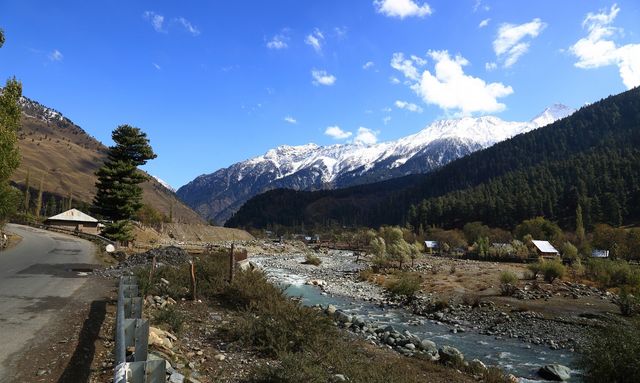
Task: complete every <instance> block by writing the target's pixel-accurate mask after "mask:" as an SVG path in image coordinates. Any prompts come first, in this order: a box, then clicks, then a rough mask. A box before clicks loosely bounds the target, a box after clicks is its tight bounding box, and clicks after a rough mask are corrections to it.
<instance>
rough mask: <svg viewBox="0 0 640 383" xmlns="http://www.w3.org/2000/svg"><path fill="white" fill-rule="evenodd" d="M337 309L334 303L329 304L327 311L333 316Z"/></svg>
mask: <svg viewBox="0 0 640 383" xmlns="http://www.w3.org/2000/svg"><path fill="white" fill-rule="evenodd" d="M336 311H337V309H336V306H334V305H329V306H327V311H326V312H327V314H328V315H330V316H333V315H334V314H335V313H336Z"/></svg>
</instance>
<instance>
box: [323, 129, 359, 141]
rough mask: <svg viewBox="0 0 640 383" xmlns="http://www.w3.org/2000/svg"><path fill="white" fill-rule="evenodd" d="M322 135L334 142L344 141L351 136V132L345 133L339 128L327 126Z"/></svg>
mask: <svg viewBox="0 0 640 383" xmlns="http://www.w3.org/2000/svg"><path fill="white" fill-rule="evenodd" d="M324 134H326V135H327V136H329V137H331V138H333V139H334V140H345V139H347V138H349V137H351V135H353V133H351V132H345V131H344V130H342V129H340V127H339V126H329V127H328V128H327V129H326V130H325V131H324Z"/></svg>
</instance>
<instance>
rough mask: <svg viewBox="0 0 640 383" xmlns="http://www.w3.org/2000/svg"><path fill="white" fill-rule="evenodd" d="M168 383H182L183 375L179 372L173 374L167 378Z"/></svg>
mask: <svg viewBox="0 0 640 383" xmlns="http://www.w3.org/2000/svg"><path fill="white" fill-rule="evenodd" d="M169 383H184V375H182V374H181V373H179V372H174V373H173V374H171V376H169Z"/></svg>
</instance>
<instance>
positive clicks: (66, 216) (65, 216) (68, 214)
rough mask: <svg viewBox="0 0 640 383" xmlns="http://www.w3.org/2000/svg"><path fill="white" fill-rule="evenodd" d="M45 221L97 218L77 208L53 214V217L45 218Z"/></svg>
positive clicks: (88, 220) (87, 220) (77, 220)
mask: <svg viewBox="0 0 640 383" xmlns="http://www.w3.org/2000/svg"><path fill="white" fill-rule="evenodd" d="M47 221H72V222H92V223H94V222H98V220H97V219H95V218H93V217H91V216H90V215H88V214H85V213H83V212H81V211H80V210H78V209H71V210H67V211H65V212H63V213H60V214H58V215H54V216H53V217H49V218H47Z"/></svg>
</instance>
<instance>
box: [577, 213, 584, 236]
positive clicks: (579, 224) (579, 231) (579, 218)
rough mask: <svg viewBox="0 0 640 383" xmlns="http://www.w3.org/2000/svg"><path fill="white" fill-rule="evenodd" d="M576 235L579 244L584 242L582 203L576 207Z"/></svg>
mask: <svg viewBox="0 0 640 383" xmlns="http://www.w3.org/2000/svg"><path fill="white" fill-rule="evenodd" d="M576 237H577V238H578V243H579V244H582V243H584V223H583V222H582V206H580V204H578V207H577V208H576Z"/></svg>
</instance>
